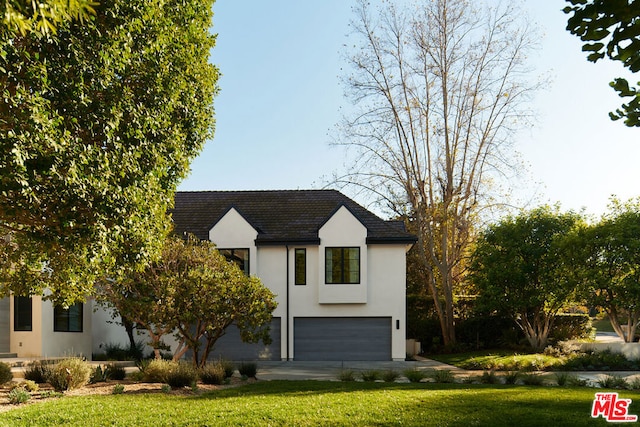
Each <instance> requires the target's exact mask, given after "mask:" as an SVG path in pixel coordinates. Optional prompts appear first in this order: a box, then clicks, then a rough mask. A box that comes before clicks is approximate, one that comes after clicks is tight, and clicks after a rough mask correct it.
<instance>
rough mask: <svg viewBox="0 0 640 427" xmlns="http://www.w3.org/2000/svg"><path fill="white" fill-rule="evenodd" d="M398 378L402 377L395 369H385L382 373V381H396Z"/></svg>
mask: <svg viewBox="0 0 640 427" xmlns="http://www.w3.org/2000/svg"><path fill="white" fill-rule="evenodd" d="M398 378H400V374H399V373H397V372H396V371H394V370H393V369H390V370H388V371H384V372H383V373H382V381H384V382H385V383H393V382H396V380H397V379H398Z"/></svg>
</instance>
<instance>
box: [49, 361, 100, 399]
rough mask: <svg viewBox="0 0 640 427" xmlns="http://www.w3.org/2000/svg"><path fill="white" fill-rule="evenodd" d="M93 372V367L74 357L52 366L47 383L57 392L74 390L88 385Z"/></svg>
mask: <svg viewBox="0 0 640 427" xmlns="http://www.w3.org/2000/svg"><path fill="white" fill-rule="evenodd" d="M91 372H92V369H91V366H90V365H89V364H88V363H87V362H86V361H84V360H82V359H80V358H77V357H72V358H69V359H64V360H62V361H60V362H58V363H57V364H55V365H52V366H50V367H49V369H48V370H47V382H48V383H49V384H51V386H52V387H53V388H54V389H55V390H56V391H64V390H73V389H76V388H80V387H83V386H85V385H87V384H88V383H89V379H90V378H91Z"/></svg>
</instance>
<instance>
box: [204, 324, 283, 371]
mask: <svg viewBox="0 0 640 427" xmlns="http://www.w3.org/2000/svg"><path fill="white" fill-rule="evenodd" d="M270 333H271V341H272V342H271V344H269V345H268V346H265V345H264V344H262V342H260V343H245V342H242V339H240V331H239V330H238V328H237V327H236V325H231V326H229V328H227V333H226V334H225V335H224V336H223V337H222V338H220V339H219V340H218V341H217V342H216V344H215V346H214V348H213V352H212V354H210V355H209V359H219V358H222V359H226V360H237V361H241V360H280V359H281V356H280V318H279V317H274V318H273V319H272V320H271V332H270Z"/></svg>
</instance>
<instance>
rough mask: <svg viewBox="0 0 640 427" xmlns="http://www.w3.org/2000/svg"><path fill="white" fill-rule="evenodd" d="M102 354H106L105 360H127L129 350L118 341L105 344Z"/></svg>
mask: <svg viewBox="0 0 640 427" xmlns="http://www.w3.org/2000/svg"><path fill="white" fill-rule="evenodd" d="M104 354H105V355H106V356H107V360H127V359H128V358H129V352H128V351H127V349H126V348H124V347H122V346H121V345H120V343H107V344H105V346H104Z"/></svg>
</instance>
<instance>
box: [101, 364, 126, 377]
mask: <svg viewBox="0 0 640 427" xmlns="http://www.w3.org/2000/svg"><path fill="white" fill-rule="evenodd" d="M104 372H105V375H106V377H107V379H108V380H116V381H121V380H123V379H125V377H126V376H127V371H126V370H125V369H124V366H122V365H118V364H117V363H109V364H108V365H107V366H106V368H105V370H104Z"/></svg>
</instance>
